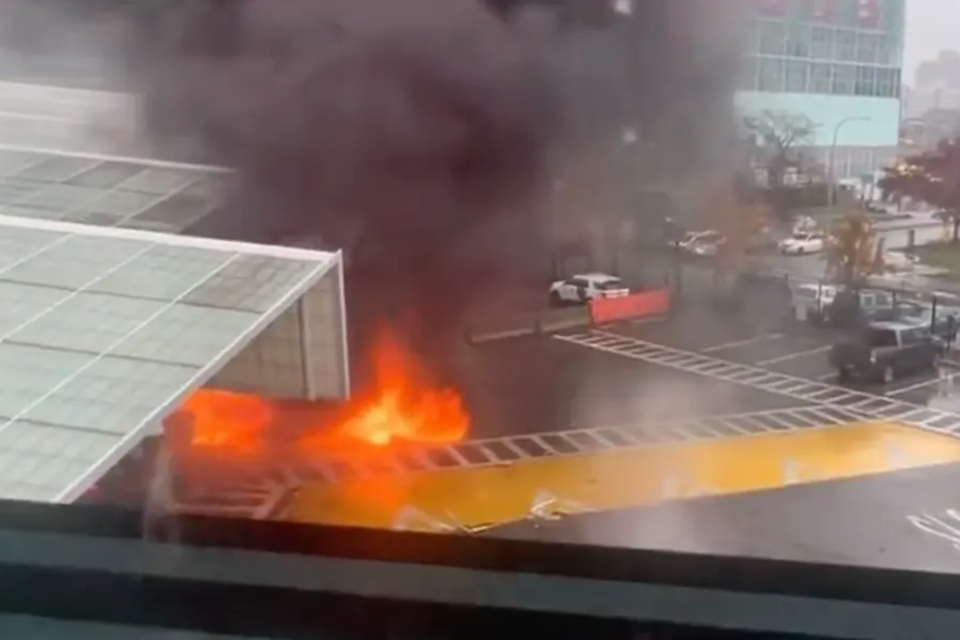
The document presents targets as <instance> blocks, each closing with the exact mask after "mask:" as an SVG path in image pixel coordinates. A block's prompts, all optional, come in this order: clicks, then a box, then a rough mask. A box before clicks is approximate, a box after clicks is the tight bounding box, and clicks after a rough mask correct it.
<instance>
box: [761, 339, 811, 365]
mask: <svg viewBox="0 0 960 640" xmlns="http://www.w3.org/2000/svg"><path fill="white" fill-rule="evenodd" d="M829 350H830V345H829V344H828V345H824V346H822V347H817V348H816V349H808V350H806V351H796V352H794V353H788V354H786V355H783V356H777V357H776V358H767V359H766V360H760V361H758V362H754V363H753V364H754V366H756V367H765V366H767V365H768V364H776V363H778V362H786V361H787V360H793V359H794V358H805V357H807V356H812V355H815V354H818V353H823V352H825V351H829Z"/></svg>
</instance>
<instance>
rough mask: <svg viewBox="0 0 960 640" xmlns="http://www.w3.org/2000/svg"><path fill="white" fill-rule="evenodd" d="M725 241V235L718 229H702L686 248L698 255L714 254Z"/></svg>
mask: <svg viewBox="0 0 960 640" xmlns="http://www.w3.org/2000/svg"><path fill="white" fill-rule="evenodd" d="M726 242H727V237H726V236H725V235H723V234H722V233H720V232H719V231H704V232H701V233H700V234H698V235H697V237H696V238H694V239H693V241H692V242H690V244H689V245H688V246H687V247H686V249H687V250H688V251H690V252H691V253H693V254H694V255H698V256H715V255H717V253H718V252H719V251H720V247H722V246H723V245H724V244H726Z"/></svg>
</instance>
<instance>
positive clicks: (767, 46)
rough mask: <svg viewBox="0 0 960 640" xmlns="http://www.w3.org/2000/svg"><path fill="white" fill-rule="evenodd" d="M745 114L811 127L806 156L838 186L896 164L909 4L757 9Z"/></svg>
mask: <svg viewBox="0 0 960 640" xmlns="http://www.w3.org/2000/svg"><path fill="white" fill-rule="evenodd" d="M749 4H750V16H749V17H750V19H749V22H748V24H749V30H748V33H747V38H746V41H747V51H746V56H745V57H744V65H743V73H742V76H741V84H740V91H739V92H738V94H737V97H736V100H737V106H738V108H739V109H740V111H741V113H743V114H744V115H755V114H757V113H759V112H762V111H765V110H773V111H778V112H787V113H793V114H797V115H803V116H806V117H808V118H809V119H810V120H811V121H812V122H813V123H814V125H815V126H816V128H815V131H814V134H813V136H812V139H811V140H810V141H809V145H810V147H809V149H808V154H809V155H810V156H812V157H813V158H814V159H816V161H818V162H819V163H820V164H821V165H822V166H823V167H829V166H830V158H829V156H830V153H831V148H834V143H835V145H836V146H835V148H834V153H833V155H834V157H833V166H834V175H835V176H836V177H837V178H849V177H858V176H860V175H862V174H865V173H869V172H871V171H874V170H876V169H878V168H880V167H881V166H883V165H884V164H886V163H888V162H890V161H892V160H893V159H894V158H895V157H896V152H897V141H898V137H899V135H898V132H899V124H900V98H899V96H900V77H901V67H902V60H903V39H904V22H905V13H904V11H905V8H904V4H905V0H749Z"/></svg>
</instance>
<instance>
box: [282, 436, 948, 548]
mask: <svg viewBox="0 0 960 640" xmlns="http://www.w3.org/2000/svg"><path fill="white" fill-rule="evenodd" d="M891 450H894V451H896V452H897V455H896V459H895V460H894V459H892V458H891V456H890V451H891ZM958 461H960V441H958V440H957V439H955V438H950V437H947V436H941V435H938V434H934V433H930V432H926V431H920V430H917V429H912V428H909V427H905V426H901V425H897V424H893V423H888V422H860V423H853V424H847V425H842V426H833V427H830V428H825V429H809V430H798V431H793V432H788V433H784V434H767V435H759V436H752V437H742V438H739V437H738V438H729V439H726V440H716V441H698V442H690V443H683V444H669V445H662V446H656V447H637V448H632V449H617V450H613V451H605V452H598V453H592V454H579V455H573V456H563V457H552V458H539V459H536V460H524V461H520V462H515V463H513V464H508V465H499V466H489V467H482V468H474V469H445V470H439V471H431V472H424V473H417V474H406V475H401V476H393V477H381V478H365V479H354V480H349V481H345V482H340V483H329V482H321V481H318V482H313V483H310V484H307V485H305V486H303V487H301V488H300V489H299V491H298V492H297V494H296V495H295V496H294V498H293V501H292V503H293V504H292V509H291V512H290V514H289V516H288V517H289V518H290V519H292V520H295V521H300V522H312V523H324V524H341V525H353V526H367V527H378V528H391V527H395V526H398V524H397V523H398V520H399V521H401V525H400V526H403V527H404V528H407V529H419V530H426V531H434V530H438V528H440V529H442V530H444V531H449V530H450V528H451V525H453V526H456V527H459V528H462V529H466V530H475V529H483V528H488V527H490V526H494V525H496V524H502V523H507V522H515V521H520V520H524V519H537V518H542V517H556V516H559V515H564V514H572V513H581V512H584V511H602V510H610V509H623V508H629V507H639V506H645V505H650V504H655V503H658V502H664V501H668V500H674V499H685V498H694V497H702V496H705V495H725V494H736V493H744V492H748V491H761V490H769V489H776V488H780V487H783V486H787V485H793V484H804V483H812V482H823V481H828V480H837V479H842V478H852V477H858V476H864V475H874V474H879V473H885V472H889V471H892V470H895V469H904V468H907V469H910V468H920V467H927V466H932V465H937V464H944V463H950V462H958Z"/></svg>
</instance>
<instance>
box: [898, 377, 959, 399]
mask: <svg viewBox="0 0 960 640" xmlns="http://www.w3.org/2000/svg"><path fill="white" fill-rule="evenodd" d="M957 375H958V374H956V373H949V374H947V375H942V374H938V375H937V377H935V378H931V379H929V380H923V381H921V382H917V383H915V384H911V385H910V386H907V387H900V388H897V389H893V390H892V391H888V392H887V393H886V395H888V396H898V395H900V394H901V393H908V392H910V391H916V390H917V389H923V388H924V387H929V386H931V385H934V384H943V385H951V384H953V380H954V379H955V378H956V377H957Z"/></svg>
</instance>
